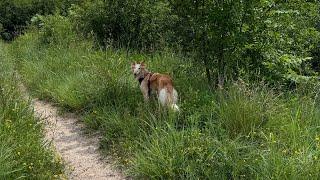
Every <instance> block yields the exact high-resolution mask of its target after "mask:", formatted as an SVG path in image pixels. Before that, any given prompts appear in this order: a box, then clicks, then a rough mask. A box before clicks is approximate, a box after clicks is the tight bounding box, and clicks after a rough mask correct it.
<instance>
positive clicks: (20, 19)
mask: <svg viewBox="0 0 320 180" xmlns="http://www.w3.org/2000/svg"><path fill="white" fill-rule="evenodd" d="M54 11H55V1H54V0H1V1H0V24H1V26H2V30H1V28H0V35H1V37H2V38H3V39H5V40H12V39H13V38H14V37H15V36H17V35H19V34H20V33H22V30H23V29H24V28H25V26H26V25H27V24H28V22H30V19H31V17H32V16H34V15H35V14H43V15H45V14H51V13H53V12H54Z"/></svg>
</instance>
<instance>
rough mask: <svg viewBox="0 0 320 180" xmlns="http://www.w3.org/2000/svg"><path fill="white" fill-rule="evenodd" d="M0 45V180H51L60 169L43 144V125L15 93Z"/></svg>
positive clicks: (11, 65)
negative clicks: (21, 179)
mask: <svg viewBox="0 0 320 180" xmlns="http://www.w3.org/2000/svg"><path fill="white" fill-rule="evenodd" d="M6 49H7V45H4V44H3V43H2V42H0V61H1V63H0V179H20V178H23V179H54V178H58V177H63V175H61V174H62V173H63V166H62V164H61V161H60V160H59V158H57V157H56V156H55V155H54V152H52V151H51V150H48V149H47V148H46V147H48V145H47V143H46V142H44V140H43V134H42V124H41V123H40V122H39V121H38V120H37V119H35V118H34V117H33V112H32V109H31V108H30V104H29V102H26V101H25V100H24V99H23V98H22V96H21V93H20V92H19V90H18V88H17V87H18V82H17V80H16V77H15V76H14V63H13V61H12V60H11V59H10V58H9V56H8V54H7V51H6Z"/></svg>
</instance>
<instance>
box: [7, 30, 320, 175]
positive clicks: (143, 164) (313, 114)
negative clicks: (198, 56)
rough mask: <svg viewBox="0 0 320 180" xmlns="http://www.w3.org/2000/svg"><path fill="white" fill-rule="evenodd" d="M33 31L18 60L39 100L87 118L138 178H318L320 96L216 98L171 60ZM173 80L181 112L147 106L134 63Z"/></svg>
mask: <svg viewBox="0 0 320 180" xmlns="http://www.w3.org/2000/svg"><path fill="white" fill-rule="evenodd" d="M41 38H42V36H41V34H39V33H37V32H30V33H27V34H25V35H24V36H22V37H20V38H19V39H17V40H16V41H15V42H14V43H13V44H12V45H11V46H10V49H11V51H10V52H11V56H12V57H13V58H14V59H15V62H16V63H17V65H18V69H19V72H20V73H21V75H22V78H23V80H24V82H25V83H26V84H27V86H28V88H29V89H30V91H31V92H32V93H33V95H35V96H37V97H40V98H44V99H49V100H51V101H53V102H55V103H56V104H58V105H59V106H61V107H62V108H63V109H64V110H68V111H76V112H78V113H80V114H82V116H83V120H84V122H85V123H86V124H87V126H88V127H89V128H90V129H91V130H98V131H100V132H101V133H102V134H103V139H102V141H101V147H102V149H103V150H105V152H106V153H110V154H113V156H114V157H115V158H118V160H119V161H120V162H121V164H123V165H125V166H126V167H128V171H129V173H130V174H131V175H132V176H133V177H136V178H141V177H144V178H155V179H161V178H162V179H213V178H221V179H233V178H235V179H317V177H319V176H320V161H319V160H318V158H319V155H320V154H319V153H320V151H319V148H320V132H319V125H320V111H319V99H318V96H317V94H318V91H319V90H318V88H317V87H314V88H309V89H308V92H306V91H304V90H301V91H298V90H297V91H296V92H291V93H289V92H286V93H280V92H279V91H276V90H272V89H270V88H268V87H266V86H265V85H264V84H256V85H254V86H249V85H246V84H244V83H240V82H238V83H235V84H232V85H229V86H228V87H227V88H226V89H225V90H223V91H222V90H221V91H209V90H208V88H207V86H206V83H205V76H204V74H203V73H202V71H199V70H198V69H197V68H198V67H194V66H193V65H192V64H193V63H192V62H191V61H190V60H188V59H184V58H182V57H179V56H178V55H176V54H173V53H169V52H162V53H155V54H151V55H146V54H139V53H135V52H130V51H129V52H128V51H124V50H114V49H106V50H96V49H94V48H92V44H91V43H90V42H88V41H76V42H70V43H66V44H63V43H62V44H61V43H53V44H44V43H43V42H42V41H41ZM135 60H145V62H146V64H148V65H149V66H150V67H149V70H151V71H153V72H162V73H168V74H170V75H171V76H172V77H173V79H174V82H175V87H176V89H177V90H178V92H179V95H180V98H181V100H180V102H179V105H180V106H181V113H180V114H171V113H168V112H167V111H166V110H165V109H163V108H161V107H159V106H158V104H157V102H156V101H153V102H151V103H150V104H148V105H145V104H144V103H143V98H142V95H141V93H140V91H139V88H138V83H137V82H136V81H135V80H134V78H133V77H132V75H131V72H130V62H132V61H135Z"/></svg>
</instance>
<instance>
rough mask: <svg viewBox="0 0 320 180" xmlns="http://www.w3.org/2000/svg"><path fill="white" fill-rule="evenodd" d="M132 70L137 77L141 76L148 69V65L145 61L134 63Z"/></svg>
mask: <svg viewBox="0 0 320 180" xmlns="http://www.w3.org/2000/svg"><path fill="white" fill-rule="evenodd" d="M131 70H132V73H133V75H134V77H135V78H139V77H140V76H141V75H143V74H144V72H145V71H146V65H145V64H144V63H143V62H140V63H136V62H134V63H132V64H131Z"/></svg>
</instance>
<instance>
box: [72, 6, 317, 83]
mask: <svg viewBox="0 0 320 180" xmlns="http://www.w3.org/2000/svg"><path fill="white" fill-rule="evenodd" d="M71 12H72V13H71V16H70V17H71V19H72V21H73V22H75V25H76V27H77V29H78V31H79V32H81V33H83V34H84V35H85V36H91V37H92V36H94V38H95V39H96V41H97V42H98V43H99V44H100V45H103V46H107V45H112V46H116V47H125V48H136V49H139V50H141V49H142V50H143V49H144V50H154V49H158V50H159V49H163V48H164V47H168V46H169V47H181V48H182V50H183V52H185V53H186V54H189V55H191V56H193V58H194V60H195V62H196V64H198V65H201V66H202V67H203V71H204V73H206V76H207V80H208V83H209V85H210V86H213V85H218V86H221V87H223V86H224V82H225V81H227V80H229V81H230V80H231V81H232V80H236V79H238V78H239V77H242V78H243V77H246V78H247V80H252V79H256V78H257V76H256V75H257V74H259V76H258V77H259V78H260V80H261V79H266V80H268V81H270V82H279V81H280V82H281V83H293V84H295V83H300V82H304V81H307V80H310V79H312V77H313V76H315V75H316V73H315V71H314V69H312V66H310V61H312V54H311V52H312V50H315V49H316V48H317V44H318V43H319V37H320V36H319V31H318V30H317V29H316V24H317V22H319V2H318V1H303V0H295V1H276V0H270V1H259V0H253V1H240V0H235V1H229V0H227V1H208V0H196V1H194V0H187V1H180V0H177V1H169V0H158V1H147V0H144V1H137V0H129V1H112V0H105V1H102V0H98V1H89V2H87V3H84V4H81V5H79V6H73V8H72V9H71Z"/></svg>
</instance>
